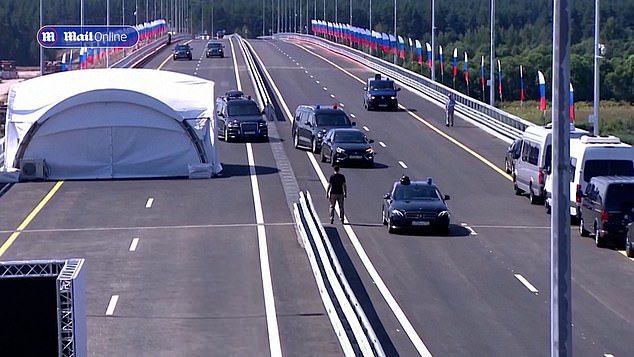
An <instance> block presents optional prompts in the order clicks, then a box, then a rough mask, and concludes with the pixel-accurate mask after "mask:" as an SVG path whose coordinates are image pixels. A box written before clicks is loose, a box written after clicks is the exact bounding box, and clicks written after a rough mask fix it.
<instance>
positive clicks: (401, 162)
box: [398, 161, 407, 169]
mask: <svg viewBox="0 0 634 357" xmlns="http://www.w3.org/2000/svg"><path fill="white" fill-rule="evenodd" d="M398 164H399V165H401V167H402V168H404V169H406V168H407V165H405V163H404V162H403V161H399V162H398Z"/></svg>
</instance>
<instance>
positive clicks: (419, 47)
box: [416, 40, 423, 65]
mask: <svg viewBox="0 0 634 357" xmlns="http://www.w3.org/2000/svg"><path fill="white" fill-rule="evenodd" d="M416 59H417V60H418V64H420V65H422V64H423V46H422V45H421V44H420V41H418V40H416Z"/></svg>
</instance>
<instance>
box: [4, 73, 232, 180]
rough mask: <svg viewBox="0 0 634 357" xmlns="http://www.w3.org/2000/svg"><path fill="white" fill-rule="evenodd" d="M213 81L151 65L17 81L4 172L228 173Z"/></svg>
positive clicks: (104, 175)
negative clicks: (28, 167)
mask: <svg viewBox="0 0 634 357" xmlns="http://www.w3.org/2000/svg"><path fill="white" fill-rule="evenodd" d="M213 103H214V83H213V82H211V81H207V80H204V79H201V78H197V77H193V76H189V75H185V74H180V73H175V72H167V71H158V70H151V69H123V68H121V69H114V68H113V69H91V70H81V71H69V72H60V73H55V74H50V75H46V76H43V77H38V78H34V79H30V80H27V81H24V82H21V83H18V84H16V85H14V86H13V87H12V88H11V90H10V92H9V100H8V108H7V118H6V127H5V140H6V149H5V169H11V168H15V169H18V168H20V163H21V161H22V160H44V161H45V166H46V169H47V172H48V174H47V177H48V178H49V179H109V178H142V177H178V176H188V175H189V174H190V173H191V170H192V167H198V168H200V167H201V166H203V167H207V168H208V169H210V171H211V173H212V174H213V175H215V174H218V173H219V172H220V171H221V170H222V166H221V165H220V162H219V160H218V158H217V155H216V137H215V135H214V133H215V130H214V128H213V126H214V122H213V120H212V118H213Z"/></svg>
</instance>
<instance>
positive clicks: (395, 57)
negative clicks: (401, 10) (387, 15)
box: [394, 0, 398, 64]
mask: <svg viewBox="0 0 634 357" xmlns="http://www.w3.org/2000/svg"><path fill="white" fill-rule="evenodd" d="M394 40H395V41H396V46H398V37H396V0H394ZM397 58H398V50H397V51H396V53H395V54H394V64H396V62H397Z"/></svg>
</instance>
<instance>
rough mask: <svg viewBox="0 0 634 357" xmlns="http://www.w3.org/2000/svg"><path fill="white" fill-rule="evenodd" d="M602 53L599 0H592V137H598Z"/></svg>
mask: <svg viewBox="0 0 634 357" xmlns="http://www.w3.org/2000/svg"><path fill="white" fill-rule="evenodd" d="M603 48H605V47H603ZM602 52H603V51H602V48H601V45H599V0H594V97H593V100H592V119H593V124H592V126H593V129H592V133H593V134H594V136H599V75H600V73H599V60H600V59H601V55H602Z"/></svg>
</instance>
